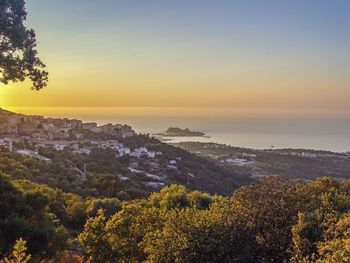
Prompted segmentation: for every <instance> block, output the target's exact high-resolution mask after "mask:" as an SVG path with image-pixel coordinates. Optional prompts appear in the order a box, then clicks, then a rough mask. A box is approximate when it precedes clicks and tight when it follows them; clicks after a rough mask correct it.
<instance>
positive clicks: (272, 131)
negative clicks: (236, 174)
mask: <svg viewBox="0 0 350 263" xmlns="http://www.w3.org/2000/svg"><path fill="white" fill-rule="evenodd" d="M8 109H9V110H13V111H16V112H21V113H26V114H40V115H45V116H49V117H69V118H78V119H82V120H83V121H95V122H98V123H99V124H105V123H108V122H111V123H123V124H128V125H131V126H132V127H133V128H134V129H135V130H136V131H137V132H141V133H149V134H153V133H159V132H162V131H165V130H166V129H167V128H168V127H180V128H189V129H191V130H195V131H202V132H205V133H206V134H207V135H208V136H210V138H196V137H192V138H182V137H179V138H175V141H206V142H208V141H211V142H217V143H225V144H230V145H234V146H240V147H249V148H256V149H269V148H271V147H274V148H304V149H305V148H306V149H318V150H331V151H336V152H345V151H350V118H348V117H341V118H335V117H330V116H327V117H317V118H312V117H305V116H299V117H295V116H294V117H293V116H288V117H283V116H273V117H269V116H268V114H264V115H262V116H251V115H247V116H240V115H242V114H235V113H232V114H231V113H230V112H228V111H226V110H225V111H224V110H223V111H211V110H208V111H207V112H205V111H203V110H201V109H195V110H192V109H182V108H181V109H176V108H175V109H169V108H166V109H162V108H8Z"/></svg>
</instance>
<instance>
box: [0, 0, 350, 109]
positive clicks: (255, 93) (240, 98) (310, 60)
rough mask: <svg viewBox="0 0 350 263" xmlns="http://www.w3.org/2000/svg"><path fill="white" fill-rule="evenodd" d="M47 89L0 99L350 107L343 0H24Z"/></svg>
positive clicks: (56, 103)
mask: <svg viewBox="0 0 350 263" xmlns="http://www.w3.org/2000/svg"><path fill="white" fill-rule="evenodd" d="M27 11H28V21H27V25H28V26H29V27H32V28H34V29H35V30H36V33H37V39H38V50H39V53H40V57H41V58H42V60H43V61H44V62H45V63H46V64H47V70H48V71H49V73H50V82H49V85H48V87H46V88H45V89H44V90H42V91H39V92H34V91H31V90H30V83H29V82H24V83H15V84H10V85H8V86H4V85H0V107H172V108H176V107H186V108H191V107H197V108H201V107H212V108H240V109H241V108H245V109H248V110H250V111H251V110H252V109H273V111H279V110H281V111H285V110H287V109H291V110H298V111H299V112H300V111H302V112H303V111H312V112H317V109H320V110H321V109H322V111H320V112H325V111H331V112H334V113H335V114H344V112H346V113H350V104H349V98H350V27H349V25H350V15H349V14H350V1H348V0H332V1H329V0H317V1H311V0H310V1H305V0H285V1H280V0H264V1H262V0H255V1H253V0H217V1H214V0H211V1H209V0H176V1H175V0H147V1H145V0H133V1H127V0H124V1H119V0H74V1H72V0H60V1H57V0H28V1H27Z"/></svg>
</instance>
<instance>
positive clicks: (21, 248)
mask: <svg viewBox="0 0 350 263" xmlns="http://www.w3.org/2000/svg"><path fill="white" fill-rule="evenodd" d="M30 258H31V255H30V254H27V241H25V240H23V239H22V238H20V239H19V240H17V241H16V244H15V245H14V246H13V251H12V253H11V256H10V257H9V258H8V257H6V258H5V259H4V261H3V263H27V262H29V260H30Z"/></svg>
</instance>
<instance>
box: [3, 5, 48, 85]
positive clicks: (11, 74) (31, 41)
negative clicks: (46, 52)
mask: <svg viewBox="0 0 350 263" xmlns="http://www.w3.org/2000/svg"><path fill="white" fill-rule="evenodd" d="M26 17H27V13H26V10H25V2H24V0H1V1H0V82H2V83H4V84H8V83H9V82H10V81H12V82H17V81H24V80H25V79H26V78H28V79H30V80H31V81H32V83H33V86H32V89H34V90H40V89H42V88H43V87H45V86H46V85H47V81H48V73H47V72H46V71H45V70H44V68H45V64H44V63H43V62H42V61H41V60H40V59H39V58H38V52H37V50H36V38H35V32H34V30H32V29H28V28H27V27H26V26H25V25H24V21H25V20H26Z"/></svg>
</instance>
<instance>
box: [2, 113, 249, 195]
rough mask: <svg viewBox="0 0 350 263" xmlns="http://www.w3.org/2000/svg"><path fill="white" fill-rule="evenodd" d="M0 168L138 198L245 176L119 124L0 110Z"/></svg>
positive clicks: (226, 184) (224, 185) (224, 189)
mask: <svg viewBox="0 0 350 263" xmlns="http://www.w3.org/2000/svg"><path fill="white" fill-rule="evenodd" d="M0 115H1V116H2V118H1V119H0V146H1V147H2V148H1V150H0V171H3V172H5V173H8V174H10V175H11V176H12V177H13V178H14V179H28V180H30V181H32V182H35V183H43V184H47V185H49V186H51V187H57V188H59V189H62V190H64V191H66V192H71V193H75V194H78V195H81V196H85V197H86V196H94V197H118V198H120V199H121V200H130V199H135V198H142V197H146V196H148V195H149V193H151V192H153V191H158V190H159V189H160V188H162V187H164V186H166V185H169V184H172V183H178V184H183V185H187V186H188V187H189V188H190V189H198V190H202V191H207V192H209V193H216V194H222V195H230V194H231V193H232V192H233V190H234V189H236V188H237V187H238V186H240V185H242V184H244V183H247V182H249V181H250V179H246V178H244V177H243V176H239V175H237V174H235V173H234V172H232V171H231V170H230V169H227V168H225V167H222V166H221V165H217V164H215V163H214V162H212V161H210V160H208V159H206V158H202V157H199V156H196V155H194V154H192V153H189V152H187V151H185V150H182V149H180V148H177V147H174V146H171V145H168V144H165V143H162V142H161V141H159V140H157V139H154V138H151V137H149V136H148V135H142V134H137V133H136V132H135V131H133V130H132V128H131V127H129V126H126V125H120V124H106V125H102V126H98V125H97V124H96V123H83V122H82V121H80V120H70V119H65V118H63V119H52V118H45V117H42V116H27V115H22V114H15V113H11V112H8V111H4V110H0Z"/></svg>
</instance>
